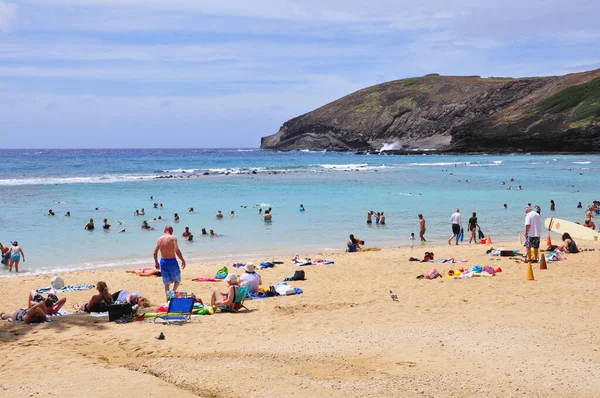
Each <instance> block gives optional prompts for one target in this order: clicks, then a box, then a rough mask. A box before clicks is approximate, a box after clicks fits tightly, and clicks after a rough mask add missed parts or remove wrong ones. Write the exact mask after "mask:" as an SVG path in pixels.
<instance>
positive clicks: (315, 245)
mask: <svg viewBox="0 0 600 398" xmlns="http://www.w3.org/2000/svg"><path fill="white" fill-rule="evenodd" d="M3 155H4V156H3V158H4V161H3V167H2V174H1V175H0V206H1V208H2V212H1V213H0V220H1V223H2V224H1V225H2V229H1V232H0V242H2V243H3V244H8V243H9V242H10V241H13V240H18V241H19V243H20V244H21V246H22V248H23V250H24V252H25V255H26V257H25V258H26V260H27V261H26V262H25V263H21V267H20V268H21V270H22V271H24V272H36V273H39V272H57V271H62V270H76V269H92V268H99V267H121V266H131V267H138V266H141V265H144V264H149V263H151V262H152V251H153V249H154V245H155V241H156V239H157V238H158V236H159V235H160V233H161V231H162V230H163V228H164V226H165V224H166V223H167V222H168V223H171V224H173V225H174V227H175V233H176V234H177V235H178V236H180V235H181V232H182V231H183V229H184V227H185V226H189V227H190V229H191V231H192V232H193V233H194V235H195V238H196V239H195V240H194V242H184V241H183V240H182V239H181V238H180V241H181V242H180V246H181V248H182V251H183V253H184V255H185V257H186V259H187V260H188V262H194V261H214V260H227V261H231V262H234V261H236V260H238V259H243V258H247V257H250V256H251V257H261V256H265V257H266V256H273V255H281V254H284V253H296V252H298V253H310V252H322V251H324V252H327V251H343V250H344V249H345V242H346V240H347V239H348V234H350V233H354V234H355V235H356V236H357V237H359V238H360V239H363V240H365V241H366V243H367V245H366V246H367V247H374V246H376V247H393V246H408V245H409V244H410V243H409V239H408V238H409V236H410V233H411V232H414V233H415V235H417V237H418V219H417V214H418V213H423V215H424V216H425V218H426V220H427V235H426V237H427V238H428V241H429V243H430V244H432V245H434V244H435V245H439V244H445V242H446V240H447V239H448V237H449V235H450V224H449V219H450V215H451V214H452V212H453V211H454V210H455V209H456V208H457V207H460V209H461V211H462V214H463V219H464V222H466V220H467V219H468V218H469V216H470V214H471V212H473V211H477V213H478V216H479V224H480V225H481V227H482V230H483V232H484V233H486V234H487V233H491V235H492V239H495V240H510V241H516V239H517V235H518V234H519V233H522V231H523V225H522V224H523V218H524V214H523V206H524V205H525V204H527V203H528V202H531V203H532V204H534V205H535V204H539V205H540V206H541V207H542V209H543V210H542V218H545V217H547V216H549V215H550V214H551V213H550V211H549V203H550V199H554V201H555V202H556V206H557V210H556V211H555V212H553V213H552V214H553V215H554V216H555V217H559V218H564V219H569V220H572V221H579V222H583V219H584V213H583V210H582V209H577V208H576V206H577V203H578V202H580V201H581V202H582V203H583V204H584V206H585V205H586V204H588V203H590V202H592V201H593V200H598V199H599V197H600V194H599V192H598V177H599V176H600V173H599V171H600V156H599V155H572V156H571V155H569V156H566V155H555V156H552V155H549V156H548V155H544V156H537V155H514V156H510V155H503V156H496V155H489V156H486V155H481V156H467V155H409V156H376V155H356V154H352V153H322V152H305V151H297V152H264V151H261V150H257V149H147V150H141V149H135V150H134V149H131V150H127V149H123V150H8V151H7V150H5V151H3ZM205 173H208V175H204V174H205ZM511 178H515V182H510V181H509V180H510V179H511ZM467 180H468V182H466V181H467ZM501 181H505V182H506V185H504V186H502V185H500V182H501ZM519 185H520V186H522V188H523V189H522V190H518V189H517V188H518V186H519ZM509 186H510V187H511V188H512V189H511V190H508V189H507V188H508V187H509ZM150 196H153V197H154V200H150ZM59 202H66V203H64V204H61V203H59ZM154 202H156V203H162V204H163V209H162V210H161V209H154V208H153V203H154ZM504 203H506V204H508V210H504V209H503V204H504ZM300 204H304V207H305V208H306V212H303V213H302V212H299V211H298V208H299V206H300ZM257 205H258V206H261V207H262V208H263V210H264V209H266V208H268V207H272V208H273V222H272V223H271V224H265V223H264V222H263V221H262V218H261V217H260V216H259V215H258V214H257V213H258V207H255V206H257ZM242 206H247V207H242ZM189 207H193V208H194V209H195V212H194V213H188V211H187V209H188V208H189ZM95 208H98V210H95ZM142 208H145V210H146V216H145V217H134V216H133V212H134V211H135V210H136V209H142ZM48 209H52V210H54V212H55V213H56V216H55V217H47V216H45V214H46V212H47V211H48ZM217 210H222V211H223V213H224V214H225V217H224V218H223V219H221V220H219V219H216V218H215V213H216V211H217ZM231 210H234V211H235V213H236V214H237V217H229V216H228V214H229V212H230V211H231ZM368 210H375V211H384V212H385V215H386V218H387V225H385V226H376V225H370V226H368V225H367V224H366V222H365V220H366V213H367V211H368ZM67 211H70V212H71V214H72V216H71V217H64V214H65V213H66V212H67ZM174 213H179V216H180V217H181V220H180V221H179V223H173V214H174ZM158 216H162V217H163V218H164V219H165V220H166V221H156V222H151V223H150V225H152V226H154V227H156V229H157V230H156V231H151V232H149V231H143V230H141V228H140V225H141V222H142V221H143V220H152V219H153V218H155V217H158ZM89 218H93V219H94V221H95V223H96V230H95V231H93V232H88V231H85V230H84V226H85V224H86V222H87V221H88V220H89ZM103 218H108V220H109V222H110V223H111V224H112V225H113V227H112V229H111V230H109V231H104V230H103V229H102V219H103ZM118 221H123V222H125V223H126V224H127V225H126V226H125V228H126V233H123V234H117V230H118V229H119V225H118ZM203 227H204V228H206V229H207V230H209V229H214V230H215V231H216V232H217V233H218V234H219V235H220V236H219V237H216V238H210V237H205V236H202V235H201V234H200V230H201V228H203ZM417 239H418V238H417ZM420 252H421V251H419V253H420ZM7 275H8V272H7V271H6V269H5V268H4V267H1V268H0V276H7Z"/></svg>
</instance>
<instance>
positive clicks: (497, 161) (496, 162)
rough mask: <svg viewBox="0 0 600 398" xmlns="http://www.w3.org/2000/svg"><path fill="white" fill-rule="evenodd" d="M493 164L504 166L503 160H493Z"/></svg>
mask: <svg viewBox="0 0 600 398" xmlns="http://www.w3.org/2000/svg"><path fill="white" fill-rule="evenodd" d="M492 163H494V164H502V160H492Z"/></svg>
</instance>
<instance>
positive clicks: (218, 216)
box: [216, 210, 223, 218]
mask: <svg viewBox="0 0 600 398" xmlns="http://www.w3.org/2000/svg"><path fill="white" fill-rule="evenodd" d="M216 217H217V218H223V213H221V210H217V215H216Z"/></svg>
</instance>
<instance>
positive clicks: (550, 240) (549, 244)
mask: <svg viewBox="0 0 600 398" xmlns="http://www.w3.org/2000/svg"><path fill="white" fill-rule="evenodd" d="M546 246H548V247H550V246H552V239H550V232H548V239H546Z"/></svg>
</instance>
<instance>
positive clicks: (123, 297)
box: [117, 290, 140, 302]
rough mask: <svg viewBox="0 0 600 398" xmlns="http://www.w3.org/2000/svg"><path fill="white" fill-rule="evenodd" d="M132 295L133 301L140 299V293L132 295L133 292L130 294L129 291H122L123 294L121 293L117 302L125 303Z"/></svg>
mask: <svg viewBox="0 0 600 398" xmlns="http://www.w3.org/2000/svg"><path fill="white" fill-rule="evenodd" d="M130 294H131V298H133V299H139V298H140V294H139V293H131V292H128V291H127V290H121V292H120V293H119V297H117V301H122V302H125V301H126V300H127V296H129V295H130Z"/></svg>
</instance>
